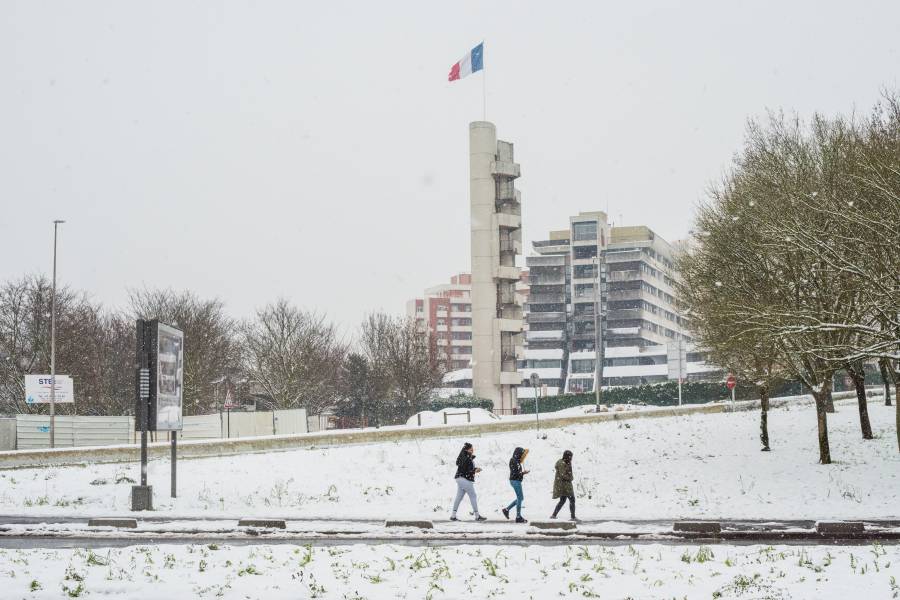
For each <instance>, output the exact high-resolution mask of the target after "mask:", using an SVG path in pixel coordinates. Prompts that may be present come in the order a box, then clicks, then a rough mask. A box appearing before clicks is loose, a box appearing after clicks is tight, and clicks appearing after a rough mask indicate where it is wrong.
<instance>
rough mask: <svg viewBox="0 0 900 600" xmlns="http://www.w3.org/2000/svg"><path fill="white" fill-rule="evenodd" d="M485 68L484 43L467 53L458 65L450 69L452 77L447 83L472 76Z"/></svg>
mask: <svg viewBox="0 0 900 600" xmlns="http://www.w3.org/2000/svg"><path fill="white" fill-rule="evenodd" d="M483 68H484V42H481V43H480V44H478V45H477V46H475V47H474V48H472V50H471V51H470V52H467V53H466V55H465V56H463V57H462V60H460V61H459V62H458V63H456V64H455V65H453V66H452V67H450V75H448V76H447V81H456V80H457V79H462V78H463V77H465V76H466V75H471V74H472V73H474V72H475V71H480V70H482V69H483Z"/></svg>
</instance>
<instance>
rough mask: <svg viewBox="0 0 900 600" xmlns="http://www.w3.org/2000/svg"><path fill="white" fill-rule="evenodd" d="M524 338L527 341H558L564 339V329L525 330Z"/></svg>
mask: <svg viewBox="0 0 900 600" xmlns="http://www.w3.org/2000/svg"><path fill="white" fill-rule="evenodd" d="M525 338H526V339H527V340H529V341H532V340H533V341H542V340H545V341H558V340H564V339H566V332H565V331H530V330H529V331H527V332H526V333H525Z"/></svg>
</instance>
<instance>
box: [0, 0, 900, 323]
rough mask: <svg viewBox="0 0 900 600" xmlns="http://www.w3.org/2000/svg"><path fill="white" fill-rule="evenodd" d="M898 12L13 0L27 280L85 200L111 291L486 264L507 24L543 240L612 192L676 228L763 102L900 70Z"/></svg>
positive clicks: (379, 290) (14, 157) (314, 289)
mask: <svg viewBox="0 0 900 600" xmlns="http://www.w3.org/2000/svg"><path fill="white" fill-rule="evenodd" d="M638 4H640V6H638ZM898 23H900V3H897V2H893V1H890V2H888V1H886V2H865V1H862V2H855V3H849V2H822V1H815V2H813V1H810V2H728V1H723V0H716V1H710V2H677V3H676V2H668V1H667V2H643V3H629V2H595V1H589V2H580V3H574V2H572V3H567V2H547V1H542V2H522V1H509V2H498V1H490V2H487V1H481V2H440V3H438V2H427V1H425V2H423V1H422V0H409V1H404V2H389V1H385V2H363V1H358V2H346V1H340V0H339V1H335V0H329V1H326V2H298V1H289V2H252V1H250V2H186V1H184V0H179V1H171V2H164V1H159V2H140V3H139V2H124V1H118V0H116V1H109V2H91V1H80V2H65V1H61V0H60V1H56V2H48V1H40V2H39V1H34V0H24V1H13V0H4V1H3V2H0V76H2V88H0V90H2V93H0V169H2V172H0V203H2V211H0V279H6V278H10V277H17V276H19V275H21V274H23V273H31V272H45V273H49V272H50V269H51V260H52V224H51V221H52V220H53V219H54V218H60V219H66V220H67V223H66V224H65V225H63V226H62V230H61V235H60V260H59V270H60V271H59V272H60V280H61V281H62V282H63V283H65V284H68V285H71V286H75V287H78V288H82V289H84V290H86V291H87V292H88V293H90V294H91V295H92V296H93V297H94V298H95V299H97V300H99V301H102V302H104V303H105V304H108V305H111V306H117V305H121V304H122V302H123V300H124V297H125V291H126V289H127V288H129V287H139V286H142V285H147V286H172V287H175V288H189V289H192V290H194V291H196V292H197V293H198V294H201V295H203V296H218V297H220V298H222V299H223V300H224V301H225V302H226V303H227V304H228V306H229V309H230V311H231V312H232V314H234V315H235V316H244V315H247V314H249V313H250V312H251V311H252V310H253V308H254V307H256V306H259V305H261V304H263V303H265V302H267V301H270V300H273V299H275V298H277V297H279V296H284V297H286V298H289V299H290V300H292V301H294V302H295V303H297V304H299V305H301V306H304V307H308V308H314V309H318V310H321V311H327V312H328V314H329V315H331V316H332V317H333V318H334V319H336V320H338V321H339V322H341V323H342V324H343V325H345V326H347V327H352V326H355V325H356V323H358V322H359V321H360V320H361V319H362V316H363V314H364V313H365V312H366V311H369V310H372V309H379V308H383V309H386V310H388V311H392V312H401V311H403V309H404V303H405V301H406V300H407V299H409V298H411V297H413V296H415V295H417V294H421V291H422V290H423V289H424V288H425V287H428V286H430V285H434V284H436V283H440V282H442V281H444V280H445V279H446V278H448V277H449V276H450V275H451V274H453V273H455V272H458V271H464V270H467V269H468V265H469V230H468V227H469V204H468V147H467V144H468V123H469V121H472V120H479V119H481V113H482V76H481V74H475V75H473V76H470V77H469V78H467V79H464V80H461V81H456V82H453V83H449V82H447V73H448V71H449V69H450V66H451V65H452V64H453V63H454V62H456V61H457V60H458V59H459V58H460V57H461V56H462V55H463V54H464V53H465V52H466V51H468V50H469V49H470V48H471V47H472V46H474V45H476V44H477V43H478V42H480V41H481V40H484V42H485V52H484V63H485V66H486V73H487V80H486V85H487V117H488V120H491V121H493V122H495V123H496V124H497V128H498V134H499V136H500V137H501V138H502V139H506V140H509V141H511V142H513V143H515V149H516V156H517V160H518V161H519V162H520V163H521V165H522V173H523V176H522V178H521V179H520V180H519V182H518V185H519V188H520V189H521V190H522V193H523V213H524V226H525V237H526V240H531V239H537V238H541V237H544V236H545V235H546V232H547V230H549V229H555V228H559V227H562V226H564V225H565V224H566V223H567V217H568V215H570V214H574V213H576V212H578V211H583V210H597V209H601V210H606V209H607V207H608V209H609V213H610V214H611V216H612V217H613V220H614V221H615V222H616V223H617V224H626V225H635V224H646V225H648V226H650V227H651V228H652V229H654V230H656V231H657V232H658V233H660V234H661V235H662V236H663V237H665V238H667V239H677V238H680V237H683V236H684V235H685V234H686V233H687V231H688V229H689V227H690V222H691V216H692V211H693V207H694V205H695V204H696V202H697V201H698V199H700V198H701V197H702V196H703V194H704V189H705V188H706V187H707V186H708V185H709V183H710V182H711V181H712V180H714V179H716V178H717V177H718V176H719V175H720V174H721V172H722V170H723V169H724V168H725V167H726V166H727V165H728V163H729V161H730V157H731V155H732V154H733V153H734V151H735V150H737V149H738V148H739V147H740V144H741V138H742V135H743V130H744V127H745V123H746V119H747V118H748V117H749V116H753V115H760V114H762V113H764V111H765V109H766V108H767V107H770V108H777V107H784V108H787V109H796V110H797V111H798V112H799V113H800V114H801V115H809V114H810V113H811V112H812V111H816V110H818V111H822V112H825V113H834V112H844V113H846V112H849V111H851V110H853V109H854V108H856V109H857V110H867V109H868V107H869V106H870V105H871V103H872V102H874V101H875V100H876V99H877V97H878V95H879V91H880V89H881V88H882V87H884V86H890V87H897V81H898V75H897V69H898V66H900V56H898V52H897V47H898V44H900V41H898V36H897V32H898ZM529 247H530V246H529Z"/></svg>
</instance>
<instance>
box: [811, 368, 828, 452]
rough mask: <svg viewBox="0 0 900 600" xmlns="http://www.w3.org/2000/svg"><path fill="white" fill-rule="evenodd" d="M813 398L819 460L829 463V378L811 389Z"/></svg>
mask: <svg viewBox="0 0 900 600" xmlns="http://www.w3.org/2000/svg"><path fill="white" fill-rule="evenodd" d="M813 398H815V399H816V423H817V425H818V430H819V462H820V463H821V464H823V465H830V464H831V449H830V448H829V446H828V411H827V409H826V407H827V404H828V400H829V399H830V398H831V378H830V377H829V378H827V379H826V380H825V381H824V382H823V383H822V388H821V389H820V390H819V391H815V390H813Z"/></svg>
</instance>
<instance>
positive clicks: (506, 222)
mask: <svg viewBox="0 0 900 600" xmlns="http://www.w3.org/2000/svg"><path fill="white" fill-rule="evenodd" d="M496 217H497V227H499V228H500V229H521V227H522V216H521V215H516V214H510V213H505V212H502V213H496Z"/></svg>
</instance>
